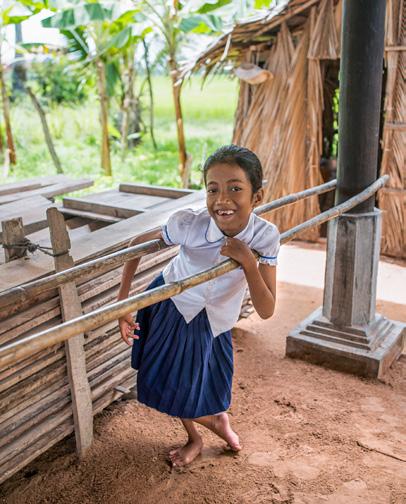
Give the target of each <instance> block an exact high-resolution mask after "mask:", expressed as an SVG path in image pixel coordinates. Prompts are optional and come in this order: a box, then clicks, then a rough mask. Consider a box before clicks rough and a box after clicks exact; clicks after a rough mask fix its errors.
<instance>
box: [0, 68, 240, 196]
mask: <svg viewBox="0 0 406 504" xmlns="http://www.w3.org/2000/svg"><path fill="white" fill-rule="evenodd" d="M153 86H154V97H155V137H156V140H157V143H158V149H157V151H155V150H154V148H153V146H152V142H151V139H150V137H149V135H148V134H146V135H145V136H144V137H143V139H142V143H141V144H140V145H139V146H137V147H136V148H135V149H132V150H130V151H129V152H128V154H127V156H126V158H125V160H122V159H121V154H120V150H119V143H118V141H116V142H115V141H113V142H112V145H111V154H112V165H113V177H111V178H110V177H105V176H103V174H102V172H101V168H100V149H99V145H100V125H99V121H98V102H97V100H96V99H95V98H92V99H89V101H87V102H86V103H84V104H82V105H80V106H76V107H75V108H72V107H68V106H58V107H54V108H52V109H51V110H49V111H48V114H47V117H48V122H49V125H50V128H51V133H52V136H53V139H54V142H55V148H56V151H57V153H58V155H59V157H60V159H61V162H62V165H63V168H64V172H65V173H66V174H67V175H69V176H72V177H91V178H93V179H94V181H95V185H94V186H93V187H92V188H90V189H88V190H87V191H93V192H94V191H95V189H96V190H101V189H105V188H110V187H117V185H118V184H119V183H120V182H124V181H127V182H130V181H131V182H141V183H146V184H157V185H167V186H175V187H176V186H180V178H179V176H178V151H177V139H176V126H175V117H174V111H173V102H172V90H171V86H170V82H169V79H168V78H165V77H155V78H154V81H153ZM236 100H237V83H236V81H233V80H230V79H228V78H226V77H217V78H214V79H213V80H211V81H208V82H206V84H205V86H204V87H203V89H202V88H201V79H200V78H197V77H196V78H194V79H193V80H191V81H188V82H186V83H185V84H184V89H183V92H182V106H183V113H184V121H185V136H186V144H187V149H188V152H189V154H191V156H192V160H193V162H192V184H193V186H194V187H199V186H201V172H200V169H201V165H202V162H203V161H204V159H205V158H206V157H207V156H208V155H209V154H210V153H211V152H213V151H214V150H215V149H216V148H217V147H219V146H220V145H223V144H226V143H230V141H231V137H232V129H233V117H234V111H235V107H236ZM144 102H145V103H147V96H146V93H145V97H144ZM112 113H114V105H113V106H112ZM143 120H144V121H145V122H148V114H147V111H145V113H144V116H143ZM12 125H13V132H14V136H15V143H16V149H17V161H18V164H17V166H16V167H15V168H14V171H13V173H12V174H11V175H10V176H9V177H8V178H7V179H6V180H5V179H4V177H3V178H1V175H0V183H5V182H12V181H15V180H18V179H23V178H31V177H36V176H46V175H52V174H54V173H55V168H54V166H53V164H52V161H51V159H50V156H49V153H48V150H47V148H46V145H45V142H44V137H43V133H42V129H41V125H40V120H39V117H38V115H37V114H36V112H35V111H34V110H33V108H32V106H31V104H30V103H29V102H28V101H22V102H19V103H17V104H13V106H12Z"/></svg>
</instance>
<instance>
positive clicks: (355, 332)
mask: <svg viewBox="0 0 406 504" xmlns="http://www.w3.org/2000/svg"><path fill="white" fill-rule="evenodd" d="M405 339H406V325H405V324H403V323H401V322H393V321H391V320H388V319H385V318H384V317H382V316H381V315H378V314H377V315H376V316H375V320H374V321H372V322H371V323H370V324H365V325H363V326H352V327H344V326H341V327H338V326H335V325H333V324H332V323H331V322H330V321H329V320H328V319H327V318H326V317H324V316H323V315H322V308H319V309H317V310H316V311H315V312H313V313H312V314H311V315H310V316H309V317H308V318H307V319H305V320H304V321H303V322H301V323H300V324H299V326H298V327H296V328H295V329H294V330H293V331H292V332H291V333H290V334H289V336H288V338H287V342H286V355H287V356H288V357H292V358H297V359H302V360H306V361H309V362H312V363H314V364H320V365H323V366H326V367H328V368H331V369H336V370H339V371H345V372H348V373H353V374H357V375H359V376H364V377H369V378H378V379H383V378H384V376H385V374H386V372H387V370H388V368H389V367H390V366H391V364H392V363H393V362H394V361H395V360H396V359H397V358H398V357H399V356H400V354H401V353H402V350H403V347H404V343H405Z"/></svg>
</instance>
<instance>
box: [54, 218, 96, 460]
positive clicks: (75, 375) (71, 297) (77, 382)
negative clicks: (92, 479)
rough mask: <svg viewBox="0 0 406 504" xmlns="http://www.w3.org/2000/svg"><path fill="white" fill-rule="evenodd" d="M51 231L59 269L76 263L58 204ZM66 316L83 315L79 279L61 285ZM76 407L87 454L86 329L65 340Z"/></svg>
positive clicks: (79, 443)
mask: <svg viewBox="0 0 406 504" xmlns="http://www.w3.org/2000/svg"><path fill="white" fill-rule="evenodd" d="M47 217H48V224H49V233H50V237H51V243H52V248H53V252H54V254H55V258H54V260H55V270H56V271H62V270H65V269H68V268H71V267H72V266H73V265H74V262H73V259H72V256H71V255H70V254H69V249H70V239H69V234H68V231H67V229H66V225H65V220H64V218H63V215H62V214H61V213H60V212H59V211H58V210H57V209H56V208H48V210H47ZM59 297H60V303H61V311H62V317H63V320H64V321H67V320H70V319H73V318H76V317H79V316H80V315H82V306H81V304H80V301H79V296H78V293H77V290H76V285H75V282H69V283H66V284H64V285H61V286H60V287H59ZM65 351H66V360H67V369H68V377H69V384H70V389H71V396H72V410H73V419H74V424H75V437H76V450H77V453H78V455H79V457H81V458H82V457H83V456H84V455H85V453H86V451H87V449H88V448H89V447H90V445H91V444H92V441H93V409H92V398H91V393H90V386H89V382H88V379H87V373H86V357H85V350H84V336H83V333H81V334H78V335H77V336H75V337H73V338H71V339H69V340H67V341H66V342H65Z"/></svg>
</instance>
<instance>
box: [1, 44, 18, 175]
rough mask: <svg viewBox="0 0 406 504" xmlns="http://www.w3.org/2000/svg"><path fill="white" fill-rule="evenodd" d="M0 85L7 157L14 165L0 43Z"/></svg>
mask: <svg viewBox="0 0 406 504" xmlns="http://www.w3.org/2000/svg"><path fill="white" fill-rule="evenodd" d="M0 86H1V99H2V102H3V116H4V127H5V129H6V138H7V150H8V159H9V161H10V164H12V165H15V164H16V162H17V156H16V151H15V147H14V141H13V133H12V130H11V120H10V102H9V99H8V95H7V89H6V83H5V79H4V68H3V64H2V62H1V45H0Z"/></svg>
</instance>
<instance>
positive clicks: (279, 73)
mask: <svg viewBox="0 0 406 504" xmlns="http://www.w3.org/2000/svg"><path fill="white" fill-rule="evenodd" d="M405 9H406V7H405V2H404V0H387V20H386V44H385V46H386V47H385V49H386V50H385V79H386V89H385V105H384V115H383V116H382V126H383V136H382V142H381V147H382V161H381V168H380V172H381V174H385V173H388V174H389V175H390V177H391V179H390V183H389V186H388V188H385V189H383V190H382V191H381V192H380V194H379V199H378V201H379V206H380V208H381V209H382V210H383V212H384V218H383V239H382V252H384V253H385V254H388V255H392V256H396V257H403V258H405V257H406V188H405V180H406V163H405V152H406V149H405V147H406V138H405V135H406V130H405V122H406V97H405V87H406V84H405V68H406V66H405V63H406V61H405V60H406V55H405V43H406V40H405V39H406V35H405V31H406V14H405ZM341 17H342V1H341V0H307V1H304V0H290V1H289V0H285V1H284V2H279V3H278V4H277V5H276V6H275V7H273V8H272V9H271V10H270V11H269V13H268V14H267V15H266V16H262V18H259V17H257V18H255V19H253V20H251V21H249V22H245V23H240V24H238V25H236V26H235V27H234V28H233V30H231V31H230V32H229V33H228V34H226V35H224V36H223V37H221V38H220V39H218V40H217V41H216V42H215V43H214V44H213V45H212V46H211V47H209V48H208V49H207V50H206V51H205V52H204V53H202V54H201V55H199V57H198V58H197V59H196V61H195V62H194V63H193V64H192V65H189V66H188V67H186V68H185V74H187V73H188V72H190V71H192V70H194V69H197V68H199V67H201V66H205V68H206V74H208V73H209V72H217V71H220V70H222V69H223V67H224V66H225V65H226V64H227V63H228V62H230V60H231V61H232V62H233V64H234V65H235V66H237V65H238V64H240V63H241V62H243V61H246V62H252V63H255V64H257V65H260V66H263V67H264V68H266V69H267V70H269V71H271V72H272V73H273V74H274V77H273V79H271V80H267V81H265V82H263V83H262V84H258V85H250V84H247V83H245V82H243V81H241V85H240V94H239V100H238V106H237V111H236V118H235V127H234V135H233V141H234V142H235V143H237V144H240V145H244V146H246V147H248V148H250V149H252V150H254V151H255V152H256V153H257V154H258V156H259V157H260V159H261V161H262V163H263V165H264V170H265V178H266V179H267V180H268V184H267V188H266V195H267V199H268V200H271V199H275V198H278V197H280V196H282V195H284V194H287V193H290V192H294V191H299V190H302V189H305V188H307V187H310V186H313V185H315V184H317V183H318V182H320V179H321V171H320V161H321V155H322V152H323V144H322V142H323V137H324V138H325V137H326V124H325V122H326V117H327V116H328V115H329V113H327V112H328V111H327V110H326V108H327V107H330V108H331V100H332V94H331V92H332V90H333V91H334V84H335V83H334V82H333V83H331V77H333V79H337V77H338V67H339V58H340V33H341ZM330 116H331V113H330ZM329 120H330V122H332V121H331V117H330V118H329ZM330 129H331V128H330ZM329 135H330V136H331V131H330V132H329V134H327V136H329ZM324 147H325V146H324ZM319 210H320V209H319V201H318V199H317V198H313V199H309V200H306V201H303V202H300V203H297V204H296V205H295V206H292V207H291V208H290V209H289V211H288V212H287V211H286V210H279V211H276V212H275V213H274V214H273V215H272V216H271V218H272V220H273V221H274V222H275V223H277V224H278V226H279V227H280V229H281V230H282V231H284V230H286V229H287V228H289V227H291V226H294V225H296V224H297V223H299V222H301V221H303V220H304V219H308V218H310V217H312V216H313V215H315V214H316V213H318V212H319ZM318 236H319V231H318V230H317V229H316V230H313V231H311V232H308V233H306V234H305V235H304V236H302V238H305V239H309V240H314V239H317V237H318Z"/></svg>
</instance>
